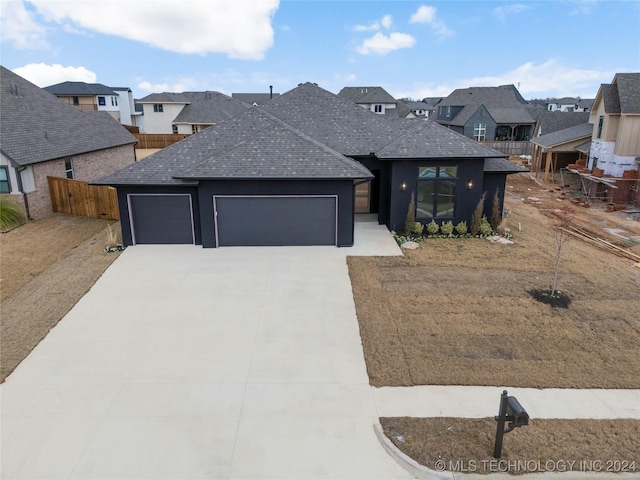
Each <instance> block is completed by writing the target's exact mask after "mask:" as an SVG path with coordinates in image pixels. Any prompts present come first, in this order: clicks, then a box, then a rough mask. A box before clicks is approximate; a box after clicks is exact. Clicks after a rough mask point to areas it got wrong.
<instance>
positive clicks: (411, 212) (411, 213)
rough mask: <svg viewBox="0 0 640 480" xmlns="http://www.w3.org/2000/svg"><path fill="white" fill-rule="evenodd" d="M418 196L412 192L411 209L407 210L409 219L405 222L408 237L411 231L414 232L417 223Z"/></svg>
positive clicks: (405, 231)
mask: <svg viewBox="0 0 640 480" xmlns="http://www.w3.org/2000/svg"><path fill="white" fill-rule="evenodd" d="M415 203H416V196H415V194H414V193H413V192H411V200H409V208H407V218H406V220H405V221H404V233H405V234H406V235H409V234H411V230H413V224H414V223H415V221H416V207H415Z"/></svg>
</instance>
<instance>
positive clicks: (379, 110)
mask: <svg viewBox="0 0 640 480" xmlns="http://www.w3.org/2000/svg"><path fill="white" fill-rule="evenodd" d="M373 111H374V112H375V113H382V105H381V104H380V103H376V104H375V105H374V106H373Z"/></svg>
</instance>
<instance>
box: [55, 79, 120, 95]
mask: <svg viewBox="0 0 640 480" xmlns="http://www.w3.org/2000/svg"><path fill="white" fill-rule="evenodd" d="M44 89H45V90H46V91H47V92H49V93H51V94H53V95H117V93H116V92H114V91H113V89H112V88H110V87H107V86H106V85H102V84H101V83H85V82H62V83H57V84H56V85H50V86H48V87H44Z"/></svg>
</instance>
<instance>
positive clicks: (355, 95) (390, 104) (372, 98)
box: [338, 87, 415, 118]
mask: <svg viewBox="0 0 640 480" xmlns="http://www.w3.org/2000/svg"><path fill="white" fill-rule="evenodd" d="M338 96H339V97H342V98H346V99H348V100H351V101H352V102H355V103H356V104H358V105H360V106H361V107H362V108H364V109H366V110H370V111H372V112H373V113H377V114H378V115H385V116H387V117H390V118H415V115H414V114H413V112H411V108H410V107H408V106H407V105H404V104H403V105H401V106H400V108H398V103H399V102H398V100H396V99H395V98H393V97H392V96H391V94H390V93H389V92H387V91H386V90H385V89H384V88H382V87H344V88H343V89H342V90H340V92H338ZM401 103H402V102H401Z"/></svg>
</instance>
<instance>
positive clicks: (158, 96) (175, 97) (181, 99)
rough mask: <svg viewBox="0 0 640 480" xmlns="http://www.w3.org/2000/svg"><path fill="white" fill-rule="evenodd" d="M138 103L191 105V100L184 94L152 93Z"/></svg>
mask: <svg viewBox="0 0 640 480" xmlns="http://www.w3.org/2000/svg"><path fill="white" fill-rule="evenodd" d="M136 102H138V103H184V104H187V103H189V98H188V97H186V96H185V95H184V94H182V93H174V92H162V93H151V94H149V95H147V96H146V97H142V98H141V99H140V100H136Z"/></svg>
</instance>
